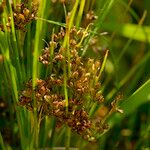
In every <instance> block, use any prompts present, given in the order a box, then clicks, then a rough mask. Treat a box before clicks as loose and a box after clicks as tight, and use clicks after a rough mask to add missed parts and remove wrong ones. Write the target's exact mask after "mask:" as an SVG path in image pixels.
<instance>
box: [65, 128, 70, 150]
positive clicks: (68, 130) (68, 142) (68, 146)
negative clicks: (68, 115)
mask: <svg viewBox="0 0 150 150" xmlns="http://www.w3.org/2000/svg"><path fill="white" fill-rule="evenodd" d="M70 136H71V129H70V128H69V127H68V126H67V127H66V135H65V140H66V144H65V145H66V148H65V150H69V148H70Z"/></svg>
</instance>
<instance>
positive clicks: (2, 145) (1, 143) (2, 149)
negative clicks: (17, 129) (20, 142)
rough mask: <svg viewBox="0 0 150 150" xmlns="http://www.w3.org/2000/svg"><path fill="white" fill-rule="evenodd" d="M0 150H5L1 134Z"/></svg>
mask: <svg viewBox="0 0 150 150" xmlns="http://www.w3.org/2000/svg"><path fill="white" fill-rule="evenodd" d="M0 148H1V150H5V149H6V148H5V145H4V141H3V137H2V134H1V132H0Z"/></svg>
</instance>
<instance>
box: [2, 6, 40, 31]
mask: <svg viewBox="0 0 150 150" xmlns="http://www.w3.org/2000/svg"><path fill="white" fill-rule="evenodd" d="M37 9H38V4H35V3H32V4H31V8H30V9H29V8H28V7H27V4H25V3H20V4H17V5H16V7H15V8H14V7H12V10H13V19H14V25H15V29H17V30H23V31H26V30H25V26H26V25H27V24H28V23H29V22H31V21H32V20H34V19H35V17H36V15H37ZM11 20H12V18H11V16H9V17H8V22H7V23H6V27H7V29H8V30H9V31H10V29H11ZM1 28H2V30H4V27H3V26H2V25H1Z"/></svg>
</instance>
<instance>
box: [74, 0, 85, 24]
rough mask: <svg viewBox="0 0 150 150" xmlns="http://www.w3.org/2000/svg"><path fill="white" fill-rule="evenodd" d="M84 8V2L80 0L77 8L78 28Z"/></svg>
mask: <svg viewBox="0 0 150 150" xmlns="http://www.w3.org/2000/svg"><path fill="white" fill-rule="evenodd" d="M84 6H85V0H82V1H81V2H80V8H79V12H78V15H77V20H76V27H79V26H80V22H81V19H82V14H83V10H84Z"/></svg>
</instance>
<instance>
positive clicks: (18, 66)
mask: <svg viewBox="0 0 150 150" xmlns="http://www.w3.org/2000/svg"><path fill="white" fill-rule="evenodd" d="M8 5H9V10H10V15H11V31H12V40H13V44H14V53H15V57H16V59H15V61H16V67H17V74H18V75H19V76H18V78H19V83H20V82H21V81H22V78H23V77H22V70H21V66H20V64H21V63H20V58H19V53H18V47H17V40H16V33H15V25H14V19H13V12H12V8H11V4H10V1H8ZM10 39H11V37H10Z"/></svg>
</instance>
